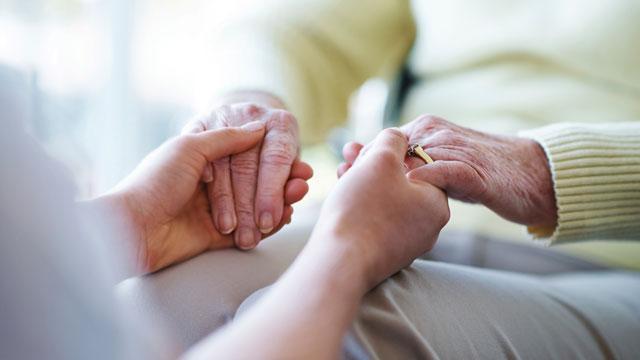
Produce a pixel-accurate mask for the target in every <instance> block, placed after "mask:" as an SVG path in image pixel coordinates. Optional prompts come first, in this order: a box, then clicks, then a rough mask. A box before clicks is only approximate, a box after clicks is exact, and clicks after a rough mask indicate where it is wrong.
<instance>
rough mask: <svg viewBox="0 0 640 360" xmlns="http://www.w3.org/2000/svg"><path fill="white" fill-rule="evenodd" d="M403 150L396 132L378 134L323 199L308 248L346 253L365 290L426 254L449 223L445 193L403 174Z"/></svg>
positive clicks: (404, 146) (404, 142)
mask: <svg viewBox="0 0 640 360" xmlns="http://www.w3.org/2000/svg"><path fill="white" fill-rule="evenodd" d="M406 151H407V138H406V136H405V135H404V134H403V133H402V132H400V130H398V129H386V130H384V131H382V132H381V133H380V134H379V135H378V137H377V138H376V139H375V140H374V141H373V142H372V143H371V144H370V146H369V149H368V151H366V153H364V154H362V155H361V156H360V158H358V161H356V162H355V164H354V165H353V166H352V167H351V169H350V170H349V171H348V172H347V173H346V174H344V176H342V177H341V179H340V180H339V181H338V184H337V186H336V188H335V189H334V190H333V191H332V192H331V194H330V195H329V198H328V199H327V200H326V201H325V204H324V206H323V210H322V212H321V215H320V219H319V220H318V224H317V225H316V227H315V230H314V233H313V235H312V238H311V241H310V244H309V248H310V249H313V248H314V247H316V246H320V247H325V246H333V247H336V248H339V249H346V251H347V252H349V253H351V255H350V259H351V260H350V261H353V263H356V264H357V263H359V262H362V265H363V268H364V269H365V273H366V283H367V284H368V286H369V287H370V286H373V285H375V284H377V283H379V282H380V281H382V280H384V279H385V278H387V277H389V276H390V275H392V274H393V273H395V272H397V271H398V270H400V269H402V268H403V267H405V266H407V265H409V264H411V262H412V261H413V260H414V259H415V258H417V257H419V256H420V255H422V254H424V253H425V252H427V251H429V250H431V248H432V247H433V245H434V244H435V242H436V240H437V238H438V234H439V233H440V230H441V229H442V227H443V226H444V225H445V224H446V223H447V221H448V219H449V206H448V203H447V197H446V195H445V194H444V192H443V191H442V190H440V189H439V188H437V187H435V186H433V185H431V184H429V183H426V182H423V181H420V180H418V179H413V178H410V177H408V176H407V175H406V171H407V169H406V168H405V166H404V158H405V154H406Z"/></svg>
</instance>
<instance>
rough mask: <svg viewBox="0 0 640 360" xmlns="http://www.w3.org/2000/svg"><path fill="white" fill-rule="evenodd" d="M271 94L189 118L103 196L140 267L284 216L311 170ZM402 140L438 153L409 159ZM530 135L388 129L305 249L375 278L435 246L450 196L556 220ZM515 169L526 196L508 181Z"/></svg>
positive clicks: (221, 244) (276, 223) (522, 218)
mask: <svg viewBox="0 0 640 360" xmlns="http://www.w3.org/2000/svg"><path fill="white" fill-rule="evenodd" d="M273 101H274V102H272V103H271V105H270V104H269V103H264V102H263V103H261V104H260V105H257V104H254V103H232V104H230V105H224V106H221V107H218V108H217V109H215V110H214V111H213V112H211V113H210V114H208V115H205V116H200V117H198V118H196V119H194V120H193V121H191V122H190V123H188V124H187V126H186V127H185V128H184V130H183V132H182V134H181V135H180V136H178V137H175V138H173V139H171V140H169V141H168V142H166V143H165V144H163V145H162V146H161V147H159V148H158V149H156V150H155V151H154V152H152V153H151V154H150V155H149V156H147V157H146V158H145V159H144V160H143V162H142V163H141V164H140V165H139V166H138V167H137V168H136V170H134V172H133V173H132V174H131V175H130V176H129V177H127V178H126V179H125V180H124V181H123V182H122V183H121V184H120V185H119V186H118V187H117V188H116V189H115V190H114V191H112V192H111V193H109V194H107V195H106V196H105V198H107V199H108V200H110V201H111V202H112V203H116V204H118V205H115V206H116V207H117V208H119V209H120V210H121V211H122V212H124V215H125V217H124V218H126V219H128V220H125V221H123V222H126V223H127V224H128V226H127V228H128V229H129V231H130V234H131V239H132V240H131V241H132V244H133V245H132V248H133V249H134V252H135V257H136V259H135V262H136V266H137V270H138V272H139V273H147V272H153V271H156V270H159V269H162V268H164V267H166V266H168V265H171V264H173V263H176V262H179V261H182V260H185V259H188V258H191V257H193V256H195V255H197V254H199V253H202V252H204V251H207V250H213V249H221V248H229V247H233V246H235V247H237V248H239V249H243V250H249V249H252V248H254V247H255V246H256V245H257V244H258V243H259V242H260V241H261V240H262V239H264V238H266V237H268V236H269V235H271V234H273V233H275V232H277V231H278V230H279V229H280V228H282V227H283V226H284V225H285V224H287V223H289V222H290V221H291V216H292V214H293V208H292V204H294V203H295V202H297V201H299V200H301V199H302V198H303V197H304V196H305V195H306V193H307V191H308V185H307V182H306V181H307V180H308V179H310V178H311V176H312V174H313V171H312V168H311V167H310V166H309V165H308V164H306V163H304V162H302V161H301V160H300V159H299V139H298V125H297V122H296V119H295V117H294V116H293V115H292V114H291V113H289V112H287V111H285V110H282V109H281V106H279V103H277V102H275V100H273ZM410 143H418V144H421V145H422V146H423V147H424V148H425V149H427V151H428V153H429V154H430V155H431V157H432V158H433V159H434V160H436V161H435V162H434V163H433V164H429V165H426V164H425V163H424V162H422V161H421V160H420V159H417V158H409V157H407V156H406V150H407V147H408V145H409V144H410ZM532 143H533V142H532V141H531V140H525V139H520V138H515V137H497V136H493V135H488V134H483V133H479V132H475V131H472V130H469V129H465V128H462V127H458V126H456V125H454V124H452V123H449V122H447V121H445V120H442V119H439V118H435V117H431V116H423V117H420V118H418V119H417V120H415V121H413V122H411V123H409V124H407V125H405V126H403V127H402V128H395V129H386V130H384V131H382V132H381V133H380V134H379V135H378V136H377V137H376V139H374V140H373V141H372V142H371V143H369V144H367V145H366V146H363V145H362V144H359V143H349V144H347V145H346V146H345V147H344V150H343V155H344V158H345V162H344V163H342V164H341V165H340V166H339V168H338V175H339V177H341V179H340V180H339V181H338V183H337V185H336V187H335V189H334V190H333V191H332V192H331V194H330V195H329V197H328V199H327V200H326V201H325V204H324V206H323V210H322V211H321V215H320V218H319V219H318V223H317V225H316V227H315V229H314V232H313V234H312V236H311V239H310V240H309V242H310V243H312V244H313V243H322V244H321V245H319V246H311V248H324V249H326V248H327V246H329V247H332V246H334V247H338V248H344V247H348V248H349V249H351V250H353V253H356V254H361V257H362V260H363V261H361V262H360V263H362V264H365V267H366V270H365V273H367V274H369V276H368V277H369V282H370V283H371V284H375V283H377V282H379V281H382V280H383V279H384V278H386V277H388V276H389V275H391V274H393V273H394V272H395V271H398V270H399V269H401V268H402V267H404V266H406V265H408V264H410V263H411V261H413V259H415V258H416V257H418V256H420V255H422V254H423V253H425V252H426V251H429V250H430V249H431V248H432V247H433V245H434V244H435V241H436V239H437V236H438V234H439V232H440V230H441V229H442V227H443V226H444V225H445V224H446V222H447V221H448V219H449V208H448V202H447V195H446V194H448V195H449V196H450V197H454V198H457V199H462V200H465V201H470V202H479V203H482V204H485V205H486V206H488V207H490V208H491V209H493V210H494V211H496V212H497V213H498V214H501V215H503V216H504V217H506V218H508V219H510V220H513V221H516V222H520V223H523V224H543V223H548V222H554V221H555V219H548V218H546V217H545V216H546V212H545V209H544V208H541V207H540V206H539V205H540V204H541V203H543V201H542V200H541V199H540V195H539V194H544V193H545V192H544V191H539V190H540V187H544V186H547V185H546V184H545V183H544V181H541V182H540V184H537V183H536V181H537V180H536V179H535V178H534V177H532V176H530V174H527V173H530V171H528V170H527V169H529V168H531V167H533V166H537V165H539V164H535V162H536V161H540V160H541V159H540V156H539V155H540V153H541V150H540V149H539V147H538V146H537V144H535V143H533V144H532ZM529 154H538V155H536V156H530V155H529ZM523 159H524V160H523ZM542 161H546V159H545V158H544V154H542ZM513 164H520V168H521V169H519V168H517V167H516V168H514V167H513ZM542 165H543V167H544V165H545V164H544V163H543V164H542ZM518 171H520V173H518ZM505 175H508V176H505ZM518 177H521V178H522V181H525V182H527V186H526V187H527V188H530V189H531V191H529V194H525V195H528V196H521V195H523V194H522V189H521V187H518V186H516V185H515V184H514V183H513V181H510V180H509V179H517V178H518ZM516 195H517V196H516Z"/></svg>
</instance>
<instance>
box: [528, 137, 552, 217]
mask: <svg viewBox="0 0 640 360" xmlns="http://www.w3.org/2000/svg"><path fill="white" fill-rule="evenodd" d="M522 142H523V144H524V146H525V148H526V152H525V153H527V154H530V161H529V164H528V167H529V171H530V172H531V174H532V175H534V180H533V184H532V185H531V190H532V191H531V194H530V197H531V198H532V199H534V200H533V205H534V211H533V214H534V216H533V217H532V218H531V221H530V222H529V224H526V225H528V226H531V227H536V228H550V229H555V227H556V225H557V222H558V209H557V206H556V199H555V190H554V187H553V176H552V174H551V167H550V164H549V159H548V158H547V155H546V153H545V152H544V149H543V148H542V146H541V145H540V144H539V143H538V142H537V141H535V140H532V139H527V138H522Z"/></svg>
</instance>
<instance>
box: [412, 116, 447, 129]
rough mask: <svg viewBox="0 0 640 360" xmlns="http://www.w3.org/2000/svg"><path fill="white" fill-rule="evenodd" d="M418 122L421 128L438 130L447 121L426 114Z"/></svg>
mask: <svg viewBox="0 0 640 360" xmlns="http://www.w3.org/2000/svg"><path fill="white" fill-rule="evenodd" d="M416 122H417V123H418V124H419V125H420V126H421V127H426V128H436V127H438V126H440V125H442V124H444V123H445V122H446V121H445V120H444V119H442V118H440V117H437V116H434V115H431V114H424V115H420V116H419V117H418V119H417V120H416Z"/></svg>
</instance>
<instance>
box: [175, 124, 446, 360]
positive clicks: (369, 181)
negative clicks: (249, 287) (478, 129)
mask: <svg viewBox="0 0 640 360" xmlns="http://www.w3.org/2000/svg"><path fill="white" fill-rule="evenodd" d="M374 144H375V146H373V147H372V149H371V150H370V151H368V152H367V153H366V154H364V155H363V156H362V158H361V160H359V161H358V163H357V164H355V165H354V166H353V168H352V169H351V170H350V171H349V173H348V174H346V175H345V176H343V177H342V178H341V179H340V180H339V181H338V184H337V186H336V188H335V189H334V190H333V191H332V192H331V194H330V195H329V198H328V199H327V200H326V202H325V204H324V206H323V209H322V212H321V215H320V218H319V221H318V224H317V225H316V227H315V229H314V231H313V234H312V236H311V239H310V240H309V242H308V243H307V245H306V247H305V248H304V250H303V251H302V253H301V254H300V256H299V257H298V258H297V259H296V261H295V262H294V264H293V265H292V266H291V267H290V268H289V269H288V270H287V272H286V273H285V274H284V275H283V277H282V278H281V279H280V280H279V281H278V282H277V283H276V285H274V287H273V288H272V289H270V290H269V291H268V292H267V294H266V295H265V296H264V297H263V298H262V299H261V300H260V301H259V302H258V303H256V304H255V305H254V306H253V307H252V308H251V309H250V310H249V311H248V312H247V313H245V314H244V315H243V316H241V317H240V318H239V319H238V320H236V321H235V322H234V323H232V324H231V325H230V326H228V327H227V328H225V329H224V330H222V331H220V332H219V333H217V334H214V335H213V336H212V337H211V338H208V339H205V340H203V341H202V342H201V343H200V344H199V345H197V346H196V347H195V348H194V349H192V350H191V351H190V352H189V353H188V354H187V356H186V357H187V358H189V359H210V358H223V359H255V358H260V359H327V358H337V357H338V355H339V351H340V348H341V344H342V338H343V336H344V334H345V332H346V330H347V328H348V327H349V325H350V324H351V322H352V320H353V317H354V316H355V313H356V311H357V308H358V305H359V303H360V300H361V299H362V296H363V295H364V294H365V293H366V292H367V291H369V290H370V289H371V288H372V287H374V286H376V285H377V284H379V283H380V282H381V281H383V280H384V279H386V278H387V277H389V276H391V275H393V274H394V273H396V272H397V271H399V270H401V269H402V268H404V267H406V266H407V265H409V264H411V262H412V261H413V260H414V259H415V258H417V257H418V256H420V255H422V254H424V253H425V252H426V251H428V250H430V249H431V248H432V247H433V245H434V244H435V242H436V239H437V236H438V234H439V232H440V230H441V229H442V227H443V226H444V225H445V223H446V222H447V221H448V219H449V208H448V204H447V197H446V196H445V194H444V192H443V191H442V190H440V189H438V188H436V187H434V186H432V185H430V184H427V183H424V182H422V181H420V180H414V179H409V178H408V177H407V176H406V174H405V172H406V169H405V167H404V165H403V160H404V154H405V151H406V148H407V139H406V137H405V136H404V134H402V133H401V132H400V131H399V130H397V129H387V130H385V131H383V132H382V133H381V134H380V135H379V136H378V137H377V138H376V140H375V141H374ZM409 204H410V205H409ZM300 294H304V296H300ZM248 341H249V342H250V346H247V342H248Z"/></svg>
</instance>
